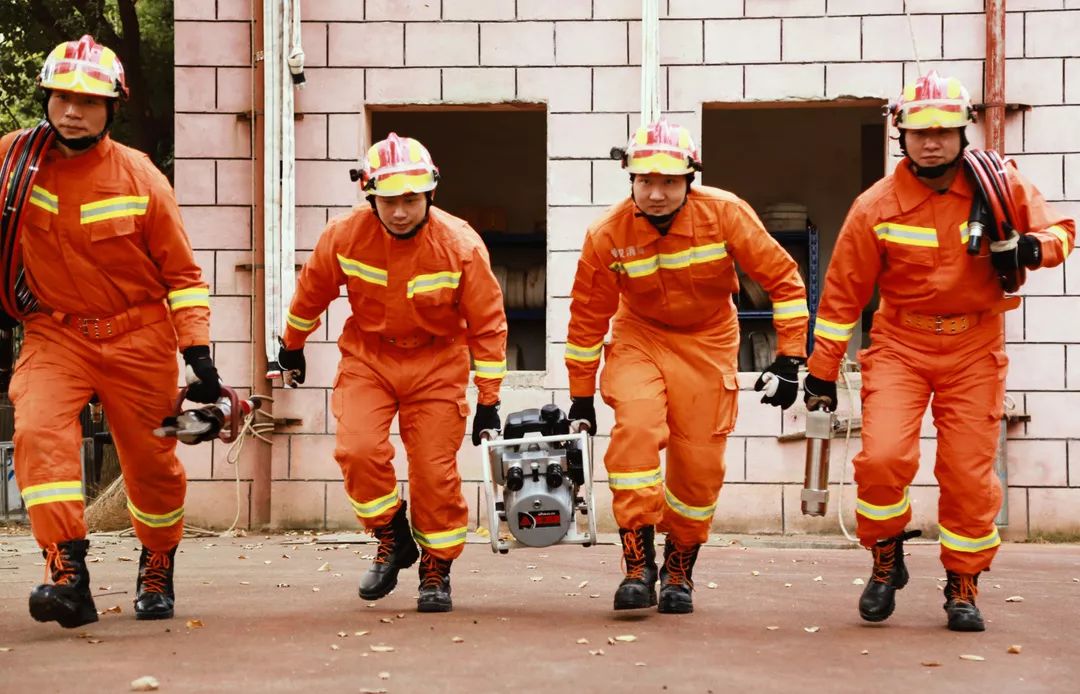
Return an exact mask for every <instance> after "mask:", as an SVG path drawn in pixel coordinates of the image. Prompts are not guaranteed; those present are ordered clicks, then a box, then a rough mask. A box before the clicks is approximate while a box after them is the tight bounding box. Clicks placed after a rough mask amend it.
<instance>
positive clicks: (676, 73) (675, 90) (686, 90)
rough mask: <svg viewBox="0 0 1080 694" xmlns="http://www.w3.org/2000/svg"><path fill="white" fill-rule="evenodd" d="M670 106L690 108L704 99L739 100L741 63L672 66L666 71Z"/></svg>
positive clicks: (695, 106) (741, 91) (708, 100)
mask: <svg viewBox="0 0 1080 694" xmlns="http://www.w3.org/2000/svg"><path fill="white" fill-rule="evenodd" d="M668 75H669V77H668V81H669V84H670V87H669V90H668V94H669V96H670V107H671V108H672V109H681V110H691V109H696V108H697V107H698V105H699V104H701V103H703V102H705V103H707V102H710V101H712V102H724V101H740V100H741V99H742V96H743V68H742V66H741V65H708V66H704V65H702V66H675V67H672V68H670V69H669V70H668Z"/></svg>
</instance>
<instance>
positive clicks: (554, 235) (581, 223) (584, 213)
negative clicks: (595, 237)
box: [548, 205, 606, 253]
mask: <svg viewBox="0 0 1080 694" xmlns="http://www.w3.org/2000/svg"><path fill="white" fill-rule="evenodd" d="M605 209H606V208H605V206H603V205H593V206H591V207H590V206H586V207H555V206H552V207H551V208H549V209H548V249H549V250H552V251H573V252H575V253H579V252H580V251H581V244H582V243H584V241H585V231H586V229H588V227H589V225H590V224H592V223H593V222H594V221H596V220H597V219H598V218H599V217H600V216H601V215H602V214H603V213H604V210H605Z"/></svg>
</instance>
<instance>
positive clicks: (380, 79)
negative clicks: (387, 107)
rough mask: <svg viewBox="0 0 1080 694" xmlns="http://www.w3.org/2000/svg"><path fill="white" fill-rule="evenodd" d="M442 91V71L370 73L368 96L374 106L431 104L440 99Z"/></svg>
mask: <svg viewBox="0 0 1080 694" xmlns="http://www.w3.org/2000/svg"><path fill="white" fill-rule="evenodd" d="M441 89H442V80H441V77H440V75H439V69H438V68H402V69H398V70H380V69H377V68H375V69H370V70H368V71H367V92H366V94H367V100H368V101H369V102H370V103H375V104H379V103H383V104H397V103H401V104H408V103H428V102H432V101H438V100H439V98H440V92H441Z"/></svg>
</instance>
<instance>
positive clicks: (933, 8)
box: [907, 0, 984, 14]
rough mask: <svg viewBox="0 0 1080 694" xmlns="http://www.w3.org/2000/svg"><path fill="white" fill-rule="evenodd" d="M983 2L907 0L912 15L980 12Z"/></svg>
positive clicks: (979, 0) (972, 0)
mask: <svg viewBox="0 0 1080 694" xmlns="http://www.w3.org/2000/svg"><path fill="white" fill-rule="evenodd" d="M983 1H984V0H907V9H908V12H910V13H912V14H923V13H927V14H942V13H945V12H950V13H951V12H982V11H983Z"/></svg>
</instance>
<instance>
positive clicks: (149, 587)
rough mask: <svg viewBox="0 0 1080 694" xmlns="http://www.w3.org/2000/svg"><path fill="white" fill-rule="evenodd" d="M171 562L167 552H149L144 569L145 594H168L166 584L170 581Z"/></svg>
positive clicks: (143, 583) (143, 586)
mask: <svg viewBox="0 0 1080 694" xmlns="http://www.w3.org/2000/svg"><path fill="white" fill-rule="evenodd" d="M170 565H171V562H170V561H169V555H168V553H167V552H154V551H153V550H149V551H148V552H147V557H146V565H145V566H144V567H143V575H142V589H143V592H145V593H166V592H168V591H167V590H166V587H165V584H166V583H167V582H168V580H169V575H168V570H169V566H170Z"/></svg>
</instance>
